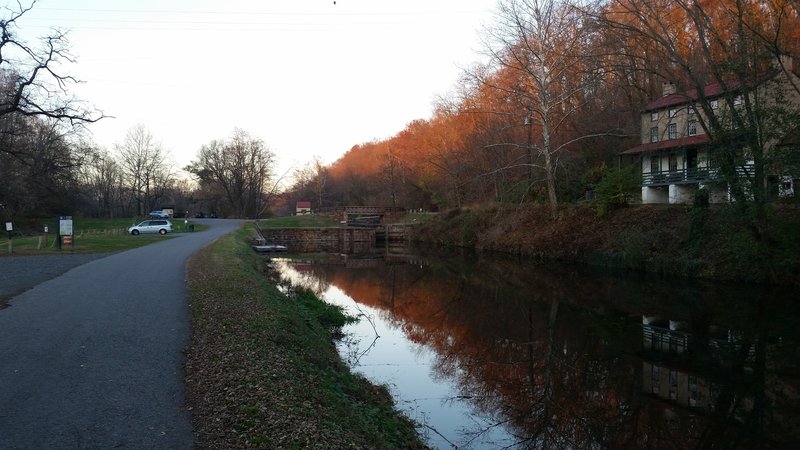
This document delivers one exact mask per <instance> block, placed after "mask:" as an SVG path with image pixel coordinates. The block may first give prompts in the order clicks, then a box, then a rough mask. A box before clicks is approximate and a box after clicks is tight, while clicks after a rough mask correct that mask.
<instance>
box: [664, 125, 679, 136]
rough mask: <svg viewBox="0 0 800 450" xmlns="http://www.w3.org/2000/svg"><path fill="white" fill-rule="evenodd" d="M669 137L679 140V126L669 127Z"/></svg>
mask: <svg viewBox="0 0 800 450" xmlns="http://www.w3.org/2000/svg"><path fill="white" fill-rule="evenodd" d="M667 136H668V139H677V138H678V124H676V123H671V124H669V125H667Z"/></svg>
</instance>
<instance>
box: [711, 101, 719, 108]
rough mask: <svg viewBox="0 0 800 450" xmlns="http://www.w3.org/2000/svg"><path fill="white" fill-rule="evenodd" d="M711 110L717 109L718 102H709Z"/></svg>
mask: <svg viewBox="0 0 800 450" xmlns="http://www.w3.org/2000/svg"><path fill="white" fill-rule="evenodd" d="M710 103H711V109H717V108H719V100H711V102H710Z"/></svg>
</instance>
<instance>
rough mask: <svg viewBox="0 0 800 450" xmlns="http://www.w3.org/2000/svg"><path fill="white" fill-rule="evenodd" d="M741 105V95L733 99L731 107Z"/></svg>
mask: <svg viewBox="0 0 800 450" xmlns="http://www.w3.org/2000/svg"><path fill="white" fill-rule="evenodd" d="M742 103H744V99H743V98H742V96H741V95H737V96H736V97H734V98H733V106H739V105H741V104H742Z"/></svg>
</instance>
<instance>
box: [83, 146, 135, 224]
mask: <svg viewBox="0 0 800 450" xmlns="http://www.w3.org/2000/svg"><path fill="white" fill-rule="evenodd" d="M80 173H81V185H82V186H83V192H84V196H85V201H86V203H87V206H88V208H89V211H90V213H91V214H93V215H96V216H99V217H116V216H117V215H119V214H125V211H124V209H123V206H124V203H125V199H124V184H123V178H122V170H121V168H120V166H119V164H117V162H116V161H115V160H114V158H113V156H112V155H111V154H110V153H108V152H107V151H97V152H95V154H94V156H93V158H92V159H91V161H90V162H89V163H88V164H85V165H83V166H82V167H81V170H80Z"/></svg>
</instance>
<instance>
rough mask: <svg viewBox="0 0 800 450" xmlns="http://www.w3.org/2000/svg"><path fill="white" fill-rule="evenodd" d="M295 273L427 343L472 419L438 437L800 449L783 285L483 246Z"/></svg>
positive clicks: (790, 311)
mask: <svg viewBox="0 0 800 450" xmlns="http://www.w3.org/2000/svg"><path fill="white" fill-rule="evenodd" d="M348 266H350V267H348ZM354 266H355V267H357V268H353V267H354ZM300 270H301V273H304V274H305V275H306V278H307V279H308V280H311V281H312V283H316V289H317V290H318V293H320V294H325V292H327V291H328V290H329V285H330V286H332V287H335V288H336V289H339V290H341V291H342V292H343V293H344V294H346V295H347V296H348V297H350V298H352V299H354V300H355V301H356V302H358V303H359V304H361V305H362V306H361V308H363V310H366V309H367V308H369V309H370V311H374V312H375V313H374V315H375V316H376V317H373V318H374V319H375V320H376V321H379V322H383V323H385V324H386V325H385V326H388V327H390V328H395V329H398V330H402V332H403V334H404V335H405V338H406V339H408V340H409V341H410V342H413V343H414V344H416V345H418V346H420V347H421V348H426V349H430V350H431V351H432V352H433V354H434V355H435V356H433V358H432V364H433V366H432V368H431V370H430V372H431V373H430V374H429V375H430V376H431V377H432V378H433V379H434V381H441V380H447V381H448V382H450V383H452V384H453V385H454V386H455V389H456V390H457V393H456V394H455V395H452V396H451V397H450V398H449V400H448V401H449V402H468V403H469V404H470V405H471V406H472V410H473V413H474V415H473V416H472V418H471V419H467V420H465V421H464V423H462V424H461V425H460V427H459V428H460V430H458V431H460V433H455V430H441V429H437V430H436V432H441V433H442V437H443V438H444V439H446V443H445V444H443V446H444V447H447V446H450V445H451V444H452V445H454V446H458V447H459V448H469V447H476V448H477V447H482V446H486V445H487V444H486V441H485V440H482V439H481V438H482V436H484V435H486V434H487V433H490V432H492V431H493V430H495V429H496V428H498V427H499V428H502V429H504V430H505V432H506V433H508V434H509V435H510V437H511V439H510V440H508V441H506V442H504V443H503V444H502V445H503V446H508V447H512V448H547V449H549V448H556V449H560V448H563V449H568V448H570V449H571V448H653V449H661V448H669V449H683V448H708V449H715V448H787V447H789V448H800V411H798V406H797V405H798V404H800V403H798V396H800V391H798V390H799V389H800V378H798V375H799V374H800V367H798V366H799V365H800V362H799V361H800V358H798V357H799V356H800V347H798V343H800V339H798V337H799V336H798V335H799V333H798V327H797V326H795V324H797V323H798V322H797V319H798V318H800V314H798V304H797V302H796V301H795V300H794V298H793V296H792V294H793V293H792V292H787V291H782V290H778V289H766V288H758V287H752V286H750V287H741V286H737V287H735V288H734V287H730V286H719V285H710V284H701V283H687V282H678V281H675V280H668V279H653V278H648V277H636V276H633V275H630V274H627V275H624V276H623V275H611V274H593V273H589V272H588V271H586V270H576V269H574V268H563V267H560V268H558V267H549V268H544V267H541V266H536V265H534V264H531V263H529V262H527V261H522V260H517V259H510V260H509V259H505V260H503V259H500V258H497V257H491V258H490V257H488V256H481V255H467V256H463V255H453V254H451V255H447V256H446V257H444V258H443V257H441V255H430V254H428V255H419V256H415V257H414V259H412V260H410V261H407V262H406V263H400V262H398V261H397V259H396V258H392V259H390V260H387V261H383V260H375V259H373V260H371V261H370V262H369V263H366V262H364V263H361V264H357V263H355V262H354V260H353V259H352V258H350V259H348V260H346V261H339V262H335V261H330V260H329V261H328V262H327V263H317V264H313V265H312V264H306V265H305V266H300ZM363 310H362V313H363V312H364V311H363ZM364 314H365V315H366V314H367V313H364ZM377 334H378V333H377V330H376V333H375V335H376V336H377ZM362 345H364V343H362ZM373 345H377V347H376V350H375V351H385V350H378V348H379V347H380V342H379V341H378V342H374V343H373ZM370 347H371V346H370ZM389 351H391V349H390V350H389ZM403 370H404V371H405V368H404V369H403ZM423 370H428V369H423ZM402 376H411V375H410V374H404V375H402ZM411 395H412V396H413V394H411ZM427 414H435V412H427Z"/></svg>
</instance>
